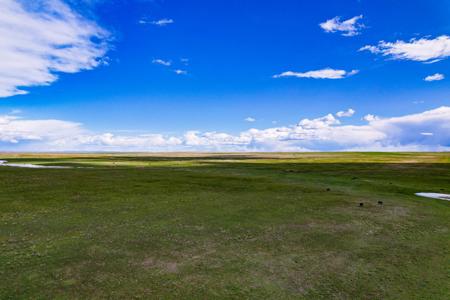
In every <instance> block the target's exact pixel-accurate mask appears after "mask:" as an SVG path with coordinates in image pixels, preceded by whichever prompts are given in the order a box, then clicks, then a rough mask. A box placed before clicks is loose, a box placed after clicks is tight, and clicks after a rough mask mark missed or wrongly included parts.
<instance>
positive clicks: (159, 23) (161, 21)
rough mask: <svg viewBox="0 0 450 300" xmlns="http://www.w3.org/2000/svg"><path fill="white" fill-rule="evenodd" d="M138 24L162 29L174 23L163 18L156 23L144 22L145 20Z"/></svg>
mask: <svg viewBox="0 0 450 300" xmlns="http://www.w3.org/2000/svg"><path fill="white" fill-rule="evenodd" d="M139 23H140V24H152V25H156V26H160V27H163V26H166V25H169V24H173V23H175V21H174V20H172V19H166V18H164V19H160V20H156V21H150V22H149V21H146V20H140V21H139Z"/></svg>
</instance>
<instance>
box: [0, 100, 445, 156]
mask: <svg viewBox="0 0 450 300" xmlns="http://www.w3.org/2000/svg"><path fill="white" fill-rule="evenodd" d="M364 119H365V120H366V121H367V123H366V124H363V125H342V124H341V123H340V121H339V119H337V118H336V117H335V116H334V115H332V114H327V115H325V116H323V117H318V118H311V119H310V118H305V119H302V120H300V121H299V122H298V123H297V124H294V125H291V126H281V127H272V128H266V129H249V130H246V131H242V132H240V133H238V134H230V133H225V132H217V131H214V132H201V131H187V132H186V133H184V134H183V135H180V136H176V135H163V134H138V135H135V134H119V135H115V134H112V133H93V132H91V131H89V130H87V129H86V128H84V127H83V126H82V125H81V124H79V123H74V122H69V121H61V120H26V119H23V118H21V117H20V116H17V115H5V116H0V149H3V150H4V149H14V150H24V149H25V150H30V151H56V150H60V151H63V150H70V151H185V150H192V151H317V150H328V151H346V150H386V151H394V150H399V151H400V150H401V151H404V150H414V151H422V150H423V151H431V150H450V107H448V106H443V107H440V108H436V109H433V110H429V111H425V112H421V113H417V114H410V115H405V116H400V117H391V118H381V117H375V116H373V115H367V116H366V117H365V118H364ZM24 147H28V148H24Z"/></svg>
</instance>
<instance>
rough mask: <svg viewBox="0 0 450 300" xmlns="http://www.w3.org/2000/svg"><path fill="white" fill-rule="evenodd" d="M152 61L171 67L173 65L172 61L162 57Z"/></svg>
mask: <svg viewBox="0 0 450 300" xmlns="http://www.w3.org/2000/svg"><path fill="white" fill-rule="evenodd" d="M152 63H154V64H157V65H162V66H166V67H170V66H171V65H172V62H171V61H169V60H163V59H160V58H157V59H154V60H153V61H152Z"/></svg>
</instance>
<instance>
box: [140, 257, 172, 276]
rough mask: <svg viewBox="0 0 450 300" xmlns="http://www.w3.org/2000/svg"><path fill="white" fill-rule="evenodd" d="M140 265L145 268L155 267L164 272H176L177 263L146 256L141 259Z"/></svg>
mask: <svg viewBox="0 0 450 300" xmlns="http://www.w3.org/2000/svg"><path fill="white" fill-rule="evenodd" d="M141 266H142V267H144V268H145V269H157V270H161V271H162V272H164V273H178V271H179V264H178V263H177V262H175V261H162V260H157V259H155V258H153V257H148V258H146V259H144V261H142V263H141Z"/></svg>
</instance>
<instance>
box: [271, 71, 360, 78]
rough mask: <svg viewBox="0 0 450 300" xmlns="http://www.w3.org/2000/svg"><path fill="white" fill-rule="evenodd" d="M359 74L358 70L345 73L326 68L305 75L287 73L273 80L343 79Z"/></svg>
mask: <svg viewBox="0 0 450 300" xmlns="http://www.w3.org/2000/svg"><path fill="white" fill-rule="evenodd" d="M358 72H359V71H358V70H352V71H345V70H335V69H331V68H325V69H322V70H316V71H308V72H303V73H301V72H293V71H287V72H283V73H281V74H277V75H274V76H273V78H282V77H297V78H313V79H343V78H346V77H349V76H352V75H355V74H357V73H358Z"/></svg>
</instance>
